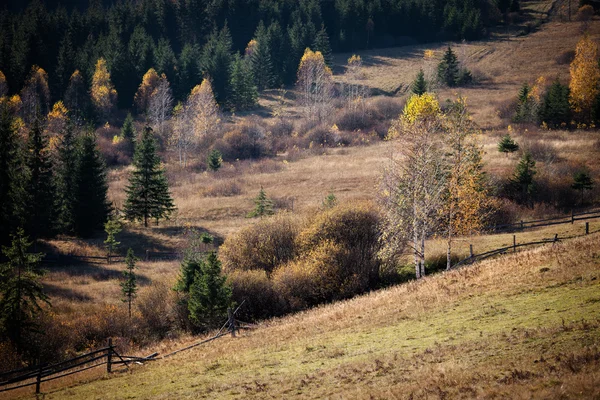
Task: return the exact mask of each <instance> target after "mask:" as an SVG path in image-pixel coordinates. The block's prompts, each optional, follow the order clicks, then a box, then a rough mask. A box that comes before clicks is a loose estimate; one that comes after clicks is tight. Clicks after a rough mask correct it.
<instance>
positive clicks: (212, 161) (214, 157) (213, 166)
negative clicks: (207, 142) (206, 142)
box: [208, 149, 223, 171]
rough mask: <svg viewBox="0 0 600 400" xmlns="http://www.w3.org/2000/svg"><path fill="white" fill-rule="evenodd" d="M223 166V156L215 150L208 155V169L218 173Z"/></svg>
mask: <svg viewBox="0 0 600 400" xmlns="http://www.w3.org/2000/svg"><path fill="white" fill-rule="evenodd" d="M222 164H223V155H222V154H221V152H220V151H219V150H217V149H213V150H212V151H211V152H210V154H209V155H208V169H210V170H211V171H218V170H219V168H221V165H222Z"/></svg>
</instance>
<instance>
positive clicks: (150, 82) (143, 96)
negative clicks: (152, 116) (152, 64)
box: [133, 68, 160, 114]
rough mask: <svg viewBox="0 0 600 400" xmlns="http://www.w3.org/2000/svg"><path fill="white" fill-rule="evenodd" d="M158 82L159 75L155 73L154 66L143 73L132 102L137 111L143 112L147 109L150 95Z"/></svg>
mask: <svg viewBox="0 0 600 400" xmlns="http://www.w3.org/2000/svg"><path fill="white" fill-rule="evenodd" d="M159 83H160V76H158V74H157V73H156V70H155V69H154V68H150V69H149V70H148V72H146V73H145V74H144V77H143V78H142V83H141V84H140V87H139V88H138V90H137V92H136V93H135V96H134V98H133V102H134V104H135V106H136V109H137V111H138V113H140V114H145V113H146V112H147V111H148V107H149V105H150V97H151V96H152V93H153V92H154V90H155V89H156V88H157V86H158V85H159Z"/></svg>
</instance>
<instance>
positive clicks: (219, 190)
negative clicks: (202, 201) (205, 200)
mask: <svg viewBox="0 0 600 400" xmlns="http://www.w3.org/2000/svg"><path fill="white" fill-rule="evenodd" d="M242 192H243V191H242V186H241V184H240V183H239V181H237V180H232V179H229V180H224V181H217V182H215V183H213V184H212V185H209V186H207V187H206V189H204V192H203V195H204V197H231V196H237V195H240V194H242Z"/></svg>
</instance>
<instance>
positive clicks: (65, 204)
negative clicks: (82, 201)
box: [56, 122, 78, 234]
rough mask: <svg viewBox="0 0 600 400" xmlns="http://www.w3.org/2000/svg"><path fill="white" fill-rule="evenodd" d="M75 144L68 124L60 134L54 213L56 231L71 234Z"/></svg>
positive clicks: (73, 224)
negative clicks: (56, 221)
mask: <svg viewBox="0 0 600 400" xmlns="http://www.w3.org/2000/svg"><path fill="white" fill-rule="evenodd" d="M77 152H78V148H77V143H76V140H75V135H74V132H73V124H72V123H70V122H68V123H67V125H66V127H65V131H64V133H63V134H62V140H61V142H60V146H59V148H58V165H57V174H56V194H57V196H56V198H57V206H56V211H57V214H58V230H59V231H60V232H62V233H67V234H72V233H74V229H75V213H76V204H77V198H76V194H77V179H76V178H77V175H76V173H75V171H77V157H78V155H77Z"/></svg>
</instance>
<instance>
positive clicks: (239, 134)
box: [214, 121, 270, 161]
mask: <svg viewBox="0 0 600 400" xmlns="http://www.w3.org/2000/svg"><path fill="white" fill-rule="evenodd" d="M214 147H215V148H216V149H217V150H219V151H220V152H221V154H222V155H223V159H224V160H229V161H231V160H245V159H249V158H253V159H256V158H260V157H264V156H266V155H269V154H270V145H269V142H268V140H267V134H266V130H265V129H264V128H263V127H262V126H261V125H260V124H258V123H257V122H256V121H246V122H243V123H242V124H240V125H237V126H235V127H234V129H233V130H231V131H229V132H227V133H226V134H225V135H224V136H223V138H222V139H220V140H217V142H216V143H215V146H214Z"/></svg>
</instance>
